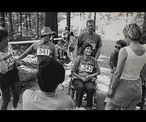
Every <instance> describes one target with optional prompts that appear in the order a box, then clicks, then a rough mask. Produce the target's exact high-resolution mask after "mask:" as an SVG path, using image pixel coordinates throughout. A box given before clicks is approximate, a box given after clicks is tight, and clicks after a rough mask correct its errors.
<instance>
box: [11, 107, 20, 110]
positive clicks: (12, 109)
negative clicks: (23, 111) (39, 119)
mask: <svg viewBox="0 0 146 122" xmlns="http://www.w3.org/2000/svg"><path fill="white" fill-rule="evenodd" d="M11 110H19V109H18V107H17V108H14V107H12V109H11Z"/></svg>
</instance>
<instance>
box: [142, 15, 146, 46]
mask: <svg viewBox="0 0 146 122" xmlns="http://www.w3.org/2000/svg"><path fill="white" fill-rule="evenodd" d="M142 42H143V43H144V44H146V12H145V14H144V23H143V38H142Z"/></svg>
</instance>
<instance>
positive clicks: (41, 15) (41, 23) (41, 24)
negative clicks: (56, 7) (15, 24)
mask: <svg viewBox="0 0 146 122" xmlns="http://www.w3.org/2000/svg"><path fill="white" fill-rule="evenodd" d="M42 26H43V13H40V28H41V29H42ZM41 29H40V30H39V33H40V35H41Z"/></svg>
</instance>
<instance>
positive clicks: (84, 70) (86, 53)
mask: <svg viewBox="0 0 146 122" xmlns="http://www.w3.org/2000/svg"><path fill="white" fill-rule="evenodd" d="M91 54H92V45H91V44H89V43H85V44H84V45H83V48H82V56H80V57H78V58H77V60H76V61H75V63H74V66H73V69H72V71H71V73H72V75H73V77H74V80H73V81H72V84H73V86H74V87H75V89H76V106H77V107H78V108H79V107H81V105H82V98H83V94H84V92H86V93H87V110H92V106H93V95H94V93H95V88H94V87H95V78H96V77H97V75H99V74H100V69H99V67H98V63H97V60H96V59H95V58H94V57H92V56H91Z"/></svg>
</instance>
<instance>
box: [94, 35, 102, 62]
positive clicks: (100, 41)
mask: <svg viewBox="0 0 146 122" xmlns="http://www.w3.org/2000/svg"><path fill="white" fill-rule="evenodd" d="M98 40H99V46H98V47H97V51H96V55H95V59H98V58H99V55H100V53H101V47H102V40H101V37H100V36H99V38H98Z"/></svg>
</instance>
